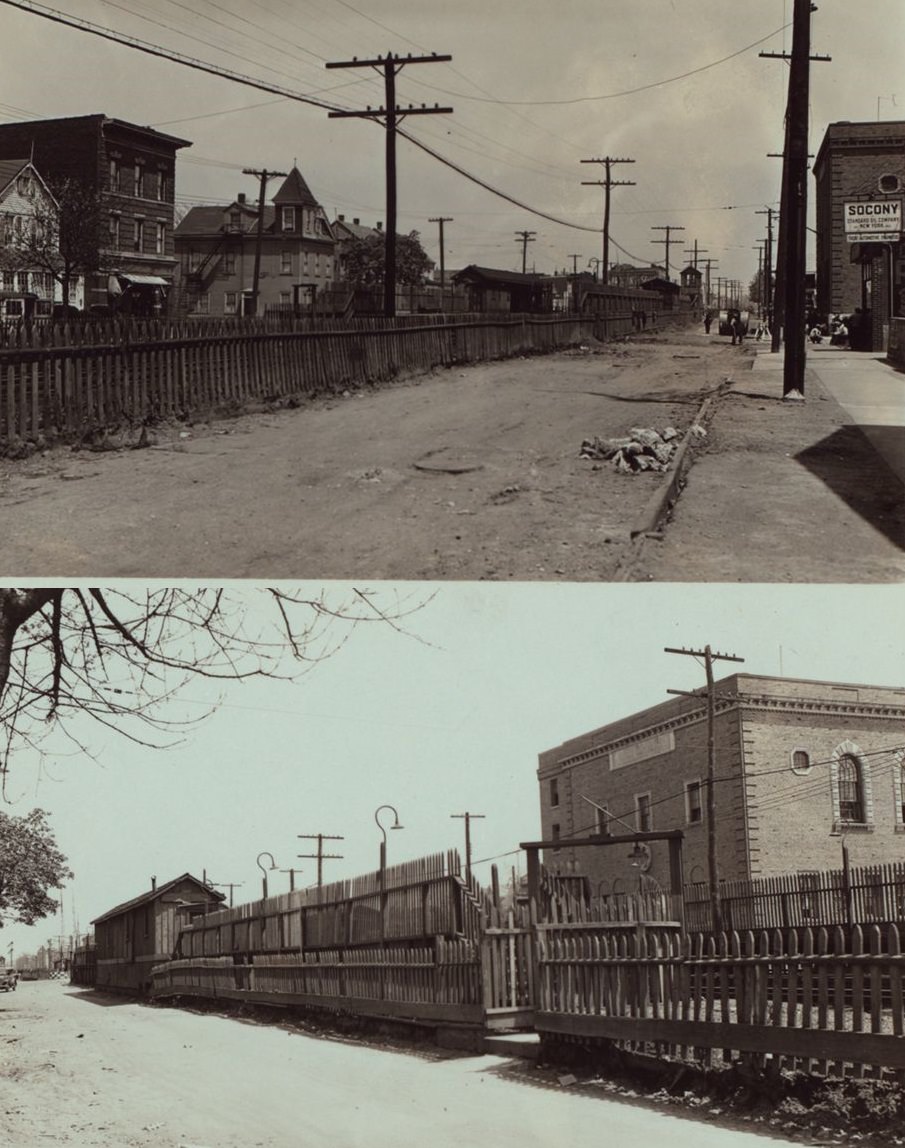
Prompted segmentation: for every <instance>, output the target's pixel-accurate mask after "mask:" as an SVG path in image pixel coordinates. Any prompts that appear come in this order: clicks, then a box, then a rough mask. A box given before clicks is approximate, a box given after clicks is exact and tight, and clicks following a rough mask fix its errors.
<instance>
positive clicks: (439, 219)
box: [427, 215, 454, 311]
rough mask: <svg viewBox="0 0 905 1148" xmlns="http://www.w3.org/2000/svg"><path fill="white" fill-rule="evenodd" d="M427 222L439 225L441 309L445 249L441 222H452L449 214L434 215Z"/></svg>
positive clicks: (444, 285) (443, 288) (444, 284)
mask: <svg viewBox="0 0 905 1148" xmlns="http://www.w3.org/2000/svg"><path fill="white" fill-rule="evenodd" d="M427 222H428V223H439V225H440V310H441V311H442V310H443V292H444V290H445V288H446V249H445V246H444V243H443V224H444V223H453V222H454V220H453V217H452V216H451V215H435V216H433V217H432V218H429V219H428V221H427Z"/></svg>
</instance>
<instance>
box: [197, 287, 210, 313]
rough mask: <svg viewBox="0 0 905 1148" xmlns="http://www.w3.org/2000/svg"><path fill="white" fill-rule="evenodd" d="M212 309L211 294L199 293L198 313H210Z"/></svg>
mask: <svg viewBox="0 0 905 1148" xmlns="http://www.w3.org/2000/svg"><path fill="white" fill-rule="evenodd" d="M210 310H211V299H210V295H208V294H207V293H206V292H205V294H204V295H199V296H198V298H197V299H196V300H195V313H196V314H198V315H209V314H210Z"/></svg>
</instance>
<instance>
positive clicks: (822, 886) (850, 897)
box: [685, 862, 905, 932]
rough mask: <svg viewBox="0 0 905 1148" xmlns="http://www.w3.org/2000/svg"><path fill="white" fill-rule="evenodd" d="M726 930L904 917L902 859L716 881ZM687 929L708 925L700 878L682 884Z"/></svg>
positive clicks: (704, 890) (710, 921)
mask: <svg viewBox="0 0 905 1148" xmlns="http://www.w3.org/2000/svg"><path fill="white" fill-rule="evenodd" d="M720 905H721V910H722V915H723V924H724V926H725V927H726V928H727V929H789V928H793V927H802V926H810V927H812V928H813V927H817V926H820V925H826V926H833V925H842V926H844V927H845V928H846V929H850V928H851V926H852V925H855V924H860V925H868V924H880V925H884V924H885V923H887V922H895V921H902V920H903V919H905V862H894V863H891V864H887V865H863V866H853V867H851V868H850V869H830V870H825V871H822V872H813V873H806V872H799V873H788V874H784V875H782V876H779V877H762V878H754V879H752V880H744V881H723V882H721V883H720ZM685 913H686V925H687V928H688V929H689V931H690V932H697V931H701V932H708V931H710V930H712V928H713V911H712V905H711V898H710V889H709V886H708V885H707V883H706V882H704V883H698V884H692V885H686V887H685Z"/></svg>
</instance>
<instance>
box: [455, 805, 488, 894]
mask: <svg viewBox="0 0 905 1148" xmlns="http://www.w3.org/2000/svg"><path fill="white" fill-rule="evenodd" d="M484 816H485V815H484V814H483V813H451V814H450V817H453V818H458V819H460V820H464V821H465V880H466V881H467V882H468V884H469V885H471V823H472V821H474V820H475V819H483V818H484Z"/></svg>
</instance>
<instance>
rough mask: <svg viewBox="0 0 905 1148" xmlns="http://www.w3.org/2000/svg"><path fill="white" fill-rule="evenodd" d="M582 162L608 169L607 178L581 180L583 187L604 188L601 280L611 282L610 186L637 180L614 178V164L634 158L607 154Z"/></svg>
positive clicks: (631, 183)
mask: <svg viewBox="0 0 905 1148" xmlns="http://www.w3.org/2000/svg"><path fill="white" fill-rule="evenodd" d="M581 162H582V163H600V164H603V166H604V169H605V171H606V178H605V179H602V180H600V179H594V180H586V179H583V180H582V181H581V183H582V186H583V187H602V188H603V274H602V276H601V282H602V283H604V284H606V283H608V282H609V266H610V188H611V187H634V186H635V182H634V180H631V179H613V178H612V174H611V173H612V165H613V164H614V163H634V162H635V161H634V160H633V159H627V158H618V157H616V156H611V155H606V156H602V157H600V158H594V159H583V160H581Z"/></svg>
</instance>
